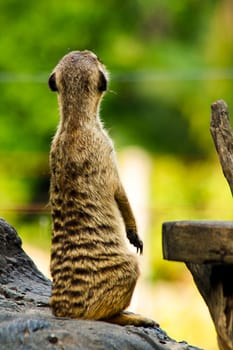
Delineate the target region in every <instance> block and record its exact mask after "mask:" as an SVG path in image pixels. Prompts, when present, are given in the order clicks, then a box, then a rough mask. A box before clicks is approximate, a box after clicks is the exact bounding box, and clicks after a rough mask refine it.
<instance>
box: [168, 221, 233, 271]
mask: <svg viewBox="0 0 233 350" xmlns="http://www.w3.org/2000/svg"><path fill="white" fill-rule="evenodd" d="M162 235H163V256H164V258H165V259H167V260H174V261H183V262H192V263H196V264H202V263H225V264H233V221H228V222H226V221H173V222H165V223H163V227H162Z"/></svg>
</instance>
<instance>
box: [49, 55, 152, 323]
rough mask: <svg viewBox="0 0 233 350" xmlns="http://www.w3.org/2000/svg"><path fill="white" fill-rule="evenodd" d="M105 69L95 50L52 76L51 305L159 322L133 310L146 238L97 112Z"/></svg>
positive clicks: (69, 311) (60, 312) (63, 313)
mask: <svg viewBox="0 0 233 350" xmlns="http://www.w3.org/2000/svg"><path fill="white" fill-rule="evenodd" d="M107 85H108V73H107V71H106V68H105V66H104V64H103V63H102V62H101V61H100V60H99V59H98V57H97V56H96V55H95V54H94V53H92V52H91V51H74V52H70V53H69V54H67V55H65V56H64V57H63V58H62V59H61V60H60V62H59V63H58V64H57V66H56V67H55V69H54V70H53V72H52V73H51V75H50V77H49V87H50V89H51V90H52V91H56V92H57V93H58V103H59V108H60V122H59V125H58V129H57V132H56V134H55V136H54V138H53V141H52V145H51V151H50V172H51V183H50V204H51V210H52V226H53V227H52V248H51V264H50V269H51V276H52V280H53V285H52V295H51V299H50V305H51V308H52V312H53V314H54V315H55V316H59V317H70V318H79V319H92V320H105V321H108V322H112V323H117V324H120V325H135V326H147V327H149V326H154V325H155V322H154V321H153V320H150V319H147V318H145V317H142V316H140V315H136V314H132V313H128V312H126V311H125V309H126V308H127V307H128V306H129V304H130V301H131V297H132V294H133V291H134V288H135V285H136V282H137V279H138V276H139V267H138V262H137V258H136V256H135V254H133V253H131V252H129V250H128V247H127V245H126V241H125V238H124V235H125V233H126V235H127V237H128V239H129V241H130V243H131V244H133V245H134V246H135V247H136V249H137V251H139V252H140V253H142V250H143V243H142V241H141V239H140V238H139V236H138V233H137V227H136V222H135V219H134V216H133V213H132V209H131V207H130V204H129V201H128V199H127V196H126V193H125V190H124V188H123V186H122V184H121V181H120V178H119V174H118V170H117V165H116V157H115V152H114V147H113V143H112V141H111V139H110V137H109V136H108V134H107V132H106V131H105V129H104V127H103V125H102V122H101V120H100V117H99V106H100V102H101V99H102V97H103V95H104V93H105V91H106V90H107Z"/></svg>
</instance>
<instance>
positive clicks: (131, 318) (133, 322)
mask: <svg viewBox="0 0 233 350" xmlns="http://www.w3.org/2000/svg"><path fill="white" fill-rule="evenodd" d="M103 321H106V322H109V323H115V324H118V325H120V326H135V327H159V324H158V323H157V322H155V321H154V320H151V319H150V318H146V317H143V316H141V315H138V314H134V313H133V312H129V311H122V312H121V313H119V314H118V315H115V316H113V317H111V318H108V319H104V320H103Z"/></svg>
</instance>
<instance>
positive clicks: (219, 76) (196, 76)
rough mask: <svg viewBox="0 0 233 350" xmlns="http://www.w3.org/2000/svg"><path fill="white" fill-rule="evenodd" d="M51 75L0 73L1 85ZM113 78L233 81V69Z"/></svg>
mask: <svg viewBox="0 0 233 350" xmlns="http://www.w3.org/2000/svg"><path fill="white" fill-rule="evenodd" d="M48 76H49V73H45V72H44V73H37V74H27V73H9V72H0V83H1V84H4V83H37V84H44V83H47V80H48ZM111 78H112V80H113V81H116V82H158V81H174V82H176V81H198V80H200V81H208V80H210V81H213V80H232V79H233V67H227V68H218V67H217V68H209V69H207V68H194V69H189V70H156V69H154V70H138V71H132V72H124V73H122V72H113V73H112V74H111Z"/></svg>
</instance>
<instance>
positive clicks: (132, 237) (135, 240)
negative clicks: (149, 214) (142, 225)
mask: <svg viewBox="0 0 233 350" xmlns="http://www.w3.org/2000/svg"><path fill="white" fill-rule="evenodd" d="M127 237H128V240H129V241H130V243H131V244H133V245H134V246H135V247H136V248H137V253H138V252H139V253H140V254H142V253H143V242H142V240H141V239H140V238H139V236H138V234H137V232H135V231H134V230H132V229H130V230H127Z"/></svg>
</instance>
